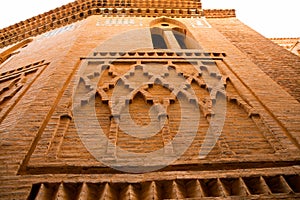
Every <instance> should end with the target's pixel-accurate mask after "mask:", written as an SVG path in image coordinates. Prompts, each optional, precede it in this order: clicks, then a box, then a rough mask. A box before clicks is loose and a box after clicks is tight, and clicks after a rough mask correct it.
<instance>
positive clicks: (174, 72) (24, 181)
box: [0, 0, 300, 199]
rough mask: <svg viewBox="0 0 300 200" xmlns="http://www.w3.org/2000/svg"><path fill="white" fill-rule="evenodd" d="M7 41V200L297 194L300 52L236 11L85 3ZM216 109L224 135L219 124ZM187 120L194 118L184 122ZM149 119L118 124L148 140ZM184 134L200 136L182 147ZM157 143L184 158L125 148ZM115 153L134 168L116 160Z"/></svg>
mask: <svg viewBox="0 0 300 200" xmlns="http://www.w3.org/2000/svg"><path fill="white" fill-rule="evenodd" d="M74 22H76V23H74ZM177 31H179V32H177ZM43 33H45V34H43ZM131 33H132V34H131ZM41 34H42V35H41ZM32 36H38V37H36V38H30V39H27V40H24V39H25V38H28V37H32ZM119 36H120V37H119ZM156 39H157V40H161V39H162V40H165V43H166V45H162V46H166V47H163V48H169V49H168V50H162V49H158V48H159V47H161V46H160V45H158V44H157V42H156ZM0 40H1V41H0V47H4V48H3V49H1V53H0V62H1V64H0V71H1V74H0V124H1V126H0V149H1V151H0V173H1V176H0V198H1V199H26V198H27V199H54V198H56V199H199V198H201V199H202V198H204V199H205V198H206V199H211V198H219V199H228V198H232V199H257V198H266V199H282V198H290V199H296V198H300V188H299V185H300V182H299V181H300V178H299V174H300V168H299V165H300V136H299V130H300V123H299V120H300V115H299V113H300V104H299V94H300V93H299V81H298V79H297V78H298V77H299V76H298V74H299V69H300V68H299V63H300V58H299V57H298V56H296V55H293V54H291V53H290V52H287V51H286V50H284V49H283V48H281V47H279V46H277V45H276V44H274V43H272V42H271V41H269V40H268V39H266V38H264V37H262V36H261V35H259V34H257V33H256V32H255V31H253V30H251V29H250V28H249V27H247V26H246V25H244V24H242V23H241V22H240V21H238V20H237V19H235V12H234V10H202V8H201V2H199V1H194V0H187V1H168V0H165V1H156V0H153V1H146V0H145V1H144V0H135V1H133V0H132V1H129V0H124V1H117V0H108V1H104V0H84V1H83V0H78V1H75V2H73V3H70V4H68V5H65V6H62V7H60V8H57V9H55V10H52V11H49V12H47V13H45V14H42V15H39V16H36V17H33V18H31V19H29V20H26V21H23V22H20V23H18V24H16V25H12V26H10V27H7V28H5V29H2V30H0ZM16 42H19V43H18V44H16V45H12V46H8V45H10V44H13V43H16ZM177 43H178V44H177ZM139 83H143V84H142V86H139V87H136V86H137V85H139ZM174 85H176V87H174ZM117 90H118V92H120V93H118V94H119V95H117V97H119V99H118V100H119V101H114V98H113V97H115V96H114V94H116V93H115V91H117ZM125 92H128V94H130V95H126V94H125ZM193 92H194V94H193ZM297 100H298V101H297ZM181 106H183V107H184V108H185V109H186V110H187V112H185V113H183V112H181V111H180V110H181V108H180V107H181ZM216 107H217V108H222V107H226V112H225V111H224V110H222V111H220V110H218V109H215V108H216ZM124 108H125V109H124ZM194 108H197V109H199V114H198V115H197V117H194V118H192V117H193V116H196V115H194V114H195V113H196V112H195V109H194ZM122 109H124V110H126V109H128V110H129V111H130V113H129V114H130V117H131V118H132V121H133V122H135V124H137V125H139V126H141V127H142V128H141V129H136V128H135V127H134V126H133V125H135V124H132V123H131V122H130V121H129V114H128V113H125V114H126V115H122V113H121V112H120V110H121V111H122ZM85 111H86V113H87V114H89V113H90V111H93V112H94V114H95V115H84V113H85ZM223 111H224V112H223ZM153 113H154V114H155V115H153ZM220 113H223V114H225V115H226V116H225V117H224V118H225V120H224V126H223V128H222V130H219V129H217V128H215V127H214V126H212V127H210V125H211V124H213V123H212V122H214V120H215V119H217V116H218V115H219V114H220ZM78 114H79V115H78ZM183 114H185V116H184V115H183ZM153 116H155V117H154V118H153ZM181 116H184V117H185V118H184V119H188V120H189V121H188V122H189V123H186V124H187V125H186V126H185V127H184V128H183V129H181V130H180V129H179V128H178V127H179V124H180V121H181ZM191 116H192V117H191ZM126 117H127V118H126ZM198 118H199V123H197V124H196V126H195V127H193V124H195V123H194V122H195V121H197V120H198ZM116 121H119V122H120V121H123V122H126V123H127V122H128V123H127V124H126V123H124V124H125V126H123V125H124V124H121V125H122V127H121V125H120V124H118V123H116ZM78 122H80V123H81V124H80V125H83V126H82V127H84V128H86V129H84V131H83V132H82V133H85V134H87V135H88V134H93V133H95V134H97V130H96V129H95V127H97V128H98V127H101V128H102V130H103V133H104V134H103V135H104V136H105V139H106V140H105V141H110V142H111V143H113V144H114V145H115V146H111V145H110V146H109V145H108V142H106V143H101V142H102V141H100V142H99V143H100V144H101V145H102V146H101V148H102V150H103V152H101V154H100V155H101V156H102V158H103V160H102V159H98V157H97V156H95V155H94V154H93V151H90V149H89V148H88V145H86V144H85V141H84V140H82V138H80V135H79V131H78ZM83 122H86V124H84V123H83ZM129 122H130V123H129ZM151 123H156V124H157V126H154V128H153V127H151V130H152V129H153V130H156V129H155V128H159V129H158V131H157V132H156V133H155V134H153V135H151V136H149V137H147V138H143V137H134V135H133V134H127V133H128V132H126V131H124V129H123V128H124V127H125V128H126V130H135V132H134V133H135V134H136V136H137V135H138V136H143V134H144V133H146V134H147V133H148V130H147V131H144V130H146V129H147V125H148V124H151ZM95 124H96V125H97V126H94V125H95ZM84 125H86V126H84ZM89 125H91V126H90V127H89ZM149 127H150V126H149ZM143 128H144V129H143ZM149 129H150V128H149ZM178 130H180V131H181V133H183V135H184V136H189V135H190V134H191V132H192V131H194V132H195V137H194V138H193V140H192V141H191V143H190V144H189V145H188V147H187V149H184V151H182V149H180V148H178V145H179V144H181V143H184V142H185V141H186V140H185V138H184V139H181V140H176V136H178V135H179V134H178V132H179V131H178ZM93 131H94V132H93ZM143 131H144V133H143ZM149 132H150V131H149ZM211 132H212V133H214V134H215V135H217V134H219V135H218V136H219V137H218V140H217V141H216V140H215V135H210V134H207V133H211ZM88 136H89V137H88V139H89V141H92V142H94V143H96V139H97V135H88ZM211 146H212V149H209V148H207V147H211ZM94 147H95V146H94ZM95 149H96V148H95ZM160 149H163V151H161V155H164V156H165V155H170V154H169V153H173V154H172V155H175V156H174V157H175V158H176V159H174V160H173V161H172V162H168V163H167V164H165V165H163V166H165V167H163V168H159V169H157V170H156V171H151V172H147V173H137V171H138V170H139V168H137V167H140V166H143V167H146V168H147V169H149V166H151V167H153V166H154V167H155V166H162V164H161V163H160V162H163V161H164V159H161V158H160V160H154V159H153V158H152V157H150V156H149V157H148V158H149V159H148V158H143V159H140V160H139V162H137V163H134V162H132V160H131V158H132V157H130V156H131V155H132V154H133V153H135V155H137V154H139V153H143V154H142V155H145V154H147V153H152V152H153V151H155V150H160ZM203 149H204V150H207V151H208V152H209V153H208V154H207V155H206V156H203V154H200V152H201V153H203V152H202V150H203ZM122 150H123V151H122ZM124 150H126V151H127V152H130V153H132V154H130V156H128V157H127V158H128V159H127V158H126V157H125V159H124ZM110 155H113V156H114V157H110V158H122V159H120V163H121V166H124V167H125V168H126V169H127V168H130V169H131V170H135V171H130V173H129V172H128V171H127V172H126V170H122V169H121V171H120V170H119V169H120V168H114V165H110V164H107V163H106V161H107V160H105V159H107V158H108V157H109V156H110ZM126 155H128V154H125V156H126ZM164 158H167V156H165V157H164ZM131 172H135V173H131Z"/></svg>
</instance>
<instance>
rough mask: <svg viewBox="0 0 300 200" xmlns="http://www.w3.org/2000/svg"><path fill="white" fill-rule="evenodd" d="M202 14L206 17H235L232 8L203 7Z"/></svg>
mask: <svg viewBox="0 0 300 200" xmlns="http://www.w3.org/2000/svg"><path fill="white" fill-rule="evenodd" d="M203 14H204V16H205V17H206V18H230V17H236V14H235V10H234V9H205V10H203Z"/></svg>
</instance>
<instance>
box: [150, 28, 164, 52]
mask: <svg viewBox="0 0 300 200" xmlns="http://www.w3.org/2000/svg"><path fill="white" fill-rule="evenodd" d="M151 39H152V44H153V48H154V49H167V48H168V46H167V44H166V41H165V39H164V37H163V30H162V29H161V28H157V27H154V28H151Z"/></svg>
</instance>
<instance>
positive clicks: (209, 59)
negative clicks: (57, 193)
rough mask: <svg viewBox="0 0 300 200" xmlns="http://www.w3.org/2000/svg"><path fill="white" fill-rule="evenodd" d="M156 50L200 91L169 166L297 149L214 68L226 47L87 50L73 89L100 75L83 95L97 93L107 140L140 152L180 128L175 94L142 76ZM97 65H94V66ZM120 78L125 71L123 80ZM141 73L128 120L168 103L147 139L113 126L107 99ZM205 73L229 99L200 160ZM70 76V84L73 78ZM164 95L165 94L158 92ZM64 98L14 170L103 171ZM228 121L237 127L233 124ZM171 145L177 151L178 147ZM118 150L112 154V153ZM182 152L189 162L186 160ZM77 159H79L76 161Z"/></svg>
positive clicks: (85, 102)
mask: <svg viewBox="0 0 300 200" xmlns="http://www.w3.org/2000/svg"><path fill="white" fill-rule="evenodd" d="M161 57H164V60H165V61H164V63H165V64H163V65H165V66H166V71H165V72H164V73H168V74H169V75H168V77H172V73H175V76H178V75H176V74H180V76H183V77H185V78H186V80H187V85H188V87H189V88H191V89H192V90H193V91H194V92H195V94H196V96H197V97H198V98H199V99H197V102H199V107H200V110H201V120H200V124H199V130H198V133H197V135H196V137H195V139H194V142H193V143H192V145H191V146H190V148H189V149H188V150H187V152H186V153H185V154H184V155H183V156H182V157H181V158H180V159H179V160H177V161H176V162H175V163H173V164H172V165H173V167H175V168H176V166H178V165H180V164H186V165H193V164H194V163H199V162H200V163H202V164H205V163H211V164H213V163H214V164H215V165H217V163H218V162H219V160H224V161H226V162H232V163H235V162H236V160H239V159H241V158H243V160H244V164H245V165H246V163H248V162H249V163H250V162H258V161H259V160H261V159H262V157H261V156H262V155H265V156H266V157H265V158H264V159H263V160H264V162H266V163H269V162H270V163H269V164H270V165H271V166H272V164H271V163H272V162H274V161H275V160H277V161H278V164H279V165H278V166H281V165H284V162H280V161H281V158H280V157H281V156H289V157H291V159H292V157H293V156H292V152H294V153H295V154H297V153H299V150H298V149H297V148H296V149H294V150H292V149H291V148H292V147H293V145H292V144H291V141H290V140H289V139H288V138H283V137H282V138H278V137H277V136H276V135H274V134H273V133H272V131H271V129H270V124H268V123H267V122H266V121H264V120H263V119H262V118H261V117H260V114H259V113H258V112H257V111H256V110H255V109H254V108H253V106H252V105H250V104H249V103H247V102H246V101H245V100H243V98H242V97H241V96H240V95H239V93H238V92H237V90H236V89H235V87H234V86H233V84H232V83H231V81H230V80H229V79H228V78H226V77H227V75H226V74H220V71H223V69H222V70H221V68H220V67H222V66H223V67H224V60H226V54H224V53H205V52H198V51H194V52H189V51H181V52H180V51H178V52H170V51H168V52H162V51H148V52H147V51H145V52H111V53H108V52H95V53H93V56H92V57H86V58H83V59H82V60H83V61H82V62H87V63H88V66H87V68H86V71H87V73H86V74H85V75H83V76H82V77H81V78H80V79H81V80H82V81H80V84H79V86H78V87H79V88H82V89H81V90H79V92H82V93H83V94H88V91H89V90H91V88H90V87H91V83H90V82H92V81H93V79H94V78H97V76H99V75H100V74H101V78H100V79H99V82H98V84H97V85H98V88H97V90H96V94H89V95H96V98H95V102H94V103H93V102H92V104H91V106H92V107H91V108H93V106H94V105H95V106H96V112H97V117H98V120H99V121H100V124H101V127H102V129H103V130H104V132H105V134H106V136H107V137H108V138H109V139H110V140H113V141H115V142H116V144H117V146H119V147H121V148H123V149H126V150H128V151H132V152H141V151H145V152H144V153H147V152H151V151H154V150H157V149H160V148H162V147H163V146H164V145H166V144H167V143H168V142H169V141H171V140H172V138H173V137H174V135H176V133H177V132H176V130H177V128H176V127H178V124H177V122H176V121H177V120H178V118H179V117H180V113H177V112H176V110H177V109H178V108H179V107H178V105H177V103H176V102H177V100H176V97H174V96H172V95H171V93H170V91H168V89H164V87H163V85H164V82H161V83H159V84H158V85H156V84H152V83H151V81H150V82H149V80H150V79H149V80H147V77H148V74H149V73H150V72H147V71H143V69H144V68H143V66H144V65H150V66H151V65H153V66H155V65H157V63H159V62H161V61H160V58H161ZM133 58H134V59H133ZM107 60H110V63H106V62H107ZM129 61H130V62H129ZM138 63H139V64H138ZM144 63H145V64H144ZM191 63H197V64H196V65H195V66H198V71H197V70H196V69H197V68H196V69H195V67H194V66H193V65H192V64H191ZM96 66H98V67H96ZM218 67H219V69H218ZM97 69H100V71H98V70H97ZM101 69H102V70H103V71H102V72H101ZM174 69H175V71H174ZM122 77H123V78H122ZM124 77H126V78H125V79H126V80H125V79H124ZM141 77H144V78H142V79H145V80H144V81H145V82H149V84H148V86H146V87H142V88H140V90H139V91H138V92H136V95H135V97H134V98H131V99H128V100H126V101H127V102H131V103H130V104H129V109H130V110H131V113H132V117H133V119H134V120H136V121H135V122H136V123H138V124H139V123H141V125H145V123H147V121H148V122H149V117H148V116H147V115H145V114H144V113H148V112H149V108H150V106H151V105H153V104H154V103H155V102H164V103H166V104H165V106H167V107H168V109H167V110H168V113H167V114H168V116H169V121H168V123H167V125H166V127H165V128H162V130H161V131H160V132H159V133H158V134H156V135H155V137H151V139H148V140H139V139H137V138H134V137H130V136H129V135H127V134H124V133H123V132H122V130H121V129H119V128H116V124H115V123H114V120H113V118H111V116H112V115H114V114H116V113H113V111H112V108H111V102H110V99H111V95H112V93H113V90H114V87H116V85H117V83H118V81H119V80H122V81H123V82H124V84H125V85H127V86H126V87H124V89H123V90H127V89H126V88H131V86H130V81H131V82H132V81H134V78H138V79H137V80H142V79H141ZM149 77H150V76H149ZM208 78H212V79H216V80H219V81H222V84H225V85H226V91H225V93H224V94H226V99H227V113H230V115H228V116H227V117H226V122H225V125H224V128H223V132H222V134H221V136H220V138H219V141H218V142H217V145H216V146H215V148H214V149H213V150H212V151H211V152H210V154H209V155H208V157H207V159H204V160H202V161H201V160H199V158H198V154H199V151H200V147H201V144H202V143H203V141H204V137H205V135H206V132H207V129H208V125H209V124H208V123H209V120H210V118H211V117H213V113H212V110H211V104H212V102H211V97H210V96H209V92H208V91H209V90H210V89H209V85H208V83H206V81H207V80H208ZM129 80H130V81H129ZM161 80H163V79H161ZM205 80H206V81H205ZM73 82H74V83H75V81H73ZM125 85H124V86H125ZM73 87H74V86H72V85H71V86H70V87H69V88H68V89H67V90H66V92H65V93H66V94H70V92H71V91H72V90H73V89H72V88H73ZM220 92H222V91H220ZM212 93H213V92H212ZM216 93H217V91H216V92H215V94H216ZM170 95H171V96H170ZM63 96H69V95H63ZM70 96H72V95H70ZM162 96H163V97H164V98H165V99H160V97H162ZM168 96H169V97H168ZM89 99H90V96H84V98H83V99H81V100H80V101H81V102H80V104H81V106H82V107H84V108H86V109H90V108H89ZM70 102H71V100H70V98H65V99H64V98H63V99H61V101H60V104H59V105H58V107H57V109H56V111H55V112H54V115H53V116H52V117H51V119H50V121H49V123H48V125H46V129H45V131H44V133H43V134H42V137H41V140H40V141H39V143H37V146H36V147H35V148H34V149H35V150H34V152H33V153H32V155H31V156H30V160H29V162H28V163H27V164H26V169H27V170H26V171H23V172H19V173H22V174H23V173H25V174H41V173H42V174H47V173H48V172H50V171H51V173H66V172H68V171H71V172H72V173H81V172H82V169H83V168H87V167H93V170H91V171H90V170H86V173H102V172H103V170H104V169H105V168H106V167H105V165H103V164H102V163H101V162H99V161H97V160H96V159H95V158H93V156H92V155H91V154H90V153H89V152H88V151H87V150H86V149H85V147H84V146H83V144H82V143H81V141H80V138H79V137H78V135H77V133H76V128H75V124H74V121H73V119H72V114H71V112H72V111H71V107H72V106H71V105H70ZM64 105H66V106H64ZM124 105H125V104H124ZM61 108H64V109H61ZM231 116H232V117H231ZM143 123H144V124H143ZM233 125H234V126H235V127H236V129H232V126H233ZM164 130H165V131H164ZM131 143H132V144H133V145H131ZM284 143H285V144H289V143H290V145H291V147H290V148H289V147H288V146H287V145H285V146H284V145H283V144H284ZM154 144H156V145H154ZM174 145H175V144H174ZM175 146H176V145H175ZM175 146H174V147H175ZM287 148H289V149H287ZM171 150H172V151H175V152H176V149H171ZM107 151H108V150H107ZM78 152H80V153H78ZM116 153H117V154H118V152H116ZM187 158H188V160H189V161H186V159H187ZM238 162H239V163H240V162H241V161H240V160H239V161H238ZM288 162H289V161H288V160H287V163H288ZM79 163H82V164H80V165H78V164H79ZM83 163H84V164H83ZM70 165H72V166H73V168H72V169H70V168H69V167H68V166H70ZM276 165H277V164H275V165H273V166H276Z"/></svg>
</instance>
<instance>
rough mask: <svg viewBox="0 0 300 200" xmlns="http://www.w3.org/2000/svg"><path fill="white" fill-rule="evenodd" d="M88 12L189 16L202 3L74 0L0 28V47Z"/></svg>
mask: <svg viewBox="0 0 300 200" xmlns="http://www.w3.org/2000/svg"><path fill="white" fill-rule="evenodd" d="M91 15H107V16H119V15H125V16H141V17H159V16H162V15H164V16H168V17H183V18H186V17H191V16H195V15H201V3H200V2H198V1H195V0H189V1H155V2H150V1H148V2H146V1H139V0H136V1H133V2H131V3H126V4H125V3H124V4H122V3H116V2H114V1H113V0H108V1H103V0H97V1H96V0H87V1H81V0H78V1H75V2H72V3H69V4H66V5H63V6H61V7H59V8H56V9H54V10H50V11H49V12H46V13H44V14H40V15H38V16H35V17H32V18H29V19H27V20H25V21H21V22H19V23H16V24H14V25H11V26H9V27H6V28H4V29H0V48H2V47H5V46H8V45H10V44H14V43H16V42H19V41H22V40H24V39H26V38H29V37H33V36H37V35H40V34H42V33H45V32H47V31H50V30H53V29H56V28H59V27H63V26H66V25H68V24H71V23H74V22H77V21H80V20H83V19H85V18H87V17H89V16H91Z"/></svg>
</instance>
